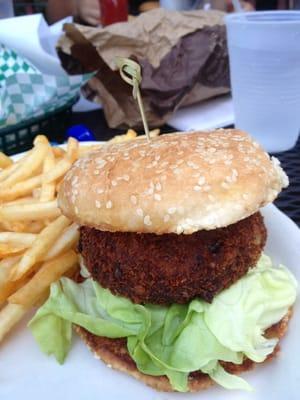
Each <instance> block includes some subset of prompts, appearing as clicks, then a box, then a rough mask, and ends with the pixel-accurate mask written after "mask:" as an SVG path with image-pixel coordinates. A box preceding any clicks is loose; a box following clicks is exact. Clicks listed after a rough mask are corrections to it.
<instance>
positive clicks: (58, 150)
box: [52, 147, 66, 158]
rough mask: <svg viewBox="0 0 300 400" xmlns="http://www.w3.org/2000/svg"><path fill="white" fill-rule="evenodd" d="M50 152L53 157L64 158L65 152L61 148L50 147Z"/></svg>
mask: <svg viewBox="0 0 300 400" xmlns="http://www.w3.org/2000/svg"><path fill="white" fill-rule="evenodd" d="M52 151H53V154H54V156H55V157H57V158H58V157H64V156H65V155H66V151H65V150H64V149H62V148H61V147H52Z"/></svg>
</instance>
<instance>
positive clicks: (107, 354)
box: [75, 309, 292, 392]
mask: <svg viewBox="0 0 300 400" xmlns="http://www.w3.org/2000/svg"><path fill="white" fill-rule="evenodd" d="M291 315H292V309H290V310H289V311H288V313H287V314H286V315H285V316H284V318H283V319H282V320H281V321H279V322H278V323H277V324H275V325H273V326H271V327H270V328H269V329H267V330H266V332H265V336H266V337H267V338H278V339H281V338H282V337H283V336H284V335H285V333H286V331H287V327H288V322H289V320H290V318H291ZM75 330H76V332H77V333H78V334H79V336H80V337H81V339H82V340H83V341H84V342H85V343H86V345H87V346H88V348H89V349H90V350H91V351H92V352H93V353H94V355H95V357H96V358H99V359H101V360H102V361H104V362H105V363H106V364H107V365H108V367H110V368H114V369H116V370H118V371H122V372H126V373H127V374H129V375H131V376H133V377H134V378H136V379H138V380H140V381H142V382H144V383H145V384H146V385H148V386H151V387H152V388H154V389H156V390H159V391H163V392H174V389H173V388H172V386H171V384H170V382H169V380H168V378H167V377H166V376H151V375H146V374H143V373H142V372H140V371H139V370H138V369H137V368H136V365H135V362H134V361H133V359H132V358H131V357H130V355H129V353H128V351H127V345H126V339H109V338H105V337H101V336H96V335H94V334H92V333H90V332H88V331H86V330H85V329H84V328H81V327H79V326H76V328H75ZM278 351H279V345H277V346H276V347H275V348H274V350H273V353H271V354H270V355H269V356H268V357H267V358H266V360H265V361H267V360H270V359H272V358H273V357H274V356H276V354H277V353H278ZM221 364H222V366H223V367H224V368H225V370H226V371H228V372H230V373H232V374H239V373H241V372H244V371H248V370H250V369H252V368H253V367H254V366H255V364H257V363H255V362H254V361H251V360H249V359H245V361H244V362H243V364H241V365H237V364H232V363H228V362H221ZM213 384H214V381H213V380H212V379H211V378H210V377H209V376H208V375H207V374H204V373H202V372H200V371H197V372H192V373H191V374H190V376H189V382H188V391H190V392H197V391H199V390H202V389H206V388H208V387H209V386H211V385H213Z"/></svg>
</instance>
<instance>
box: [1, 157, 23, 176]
mask: <svg viewBox="0 0 300 400" xmlns="http://www.w3.org/2000/svg"><path fill="white" fill-rule="evenodd" d="M20 161H21V160H20ZM20 161H18V162H15V163H14V164H12V165H10V166H9V167H7V168H5V169H3V170H2V171H0V181H4V180H5V179H6V178H7V177H8V176H9V175H11V174H12V173H13V172H14V171H15V170H16V169H17V168H18V167H19V164H20Z"/></svg>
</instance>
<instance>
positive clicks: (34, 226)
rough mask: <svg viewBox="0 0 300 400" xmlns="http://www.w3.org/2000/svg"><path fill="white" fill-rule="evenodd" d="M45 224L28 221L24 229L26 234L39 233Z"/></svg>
mask: <svg viewBox="0 0 300 400" xmlns="http://www.w3.org/2000/svg"><path fill="white" fill-rule="evenodd" d="M46 225H47V224H46V223H45V222H44V221H33V222H31V221H29V222H28V224H27V227H26V232H28V233H40V232H41V230H42V229H44V228H45V226H46Z"/></svg>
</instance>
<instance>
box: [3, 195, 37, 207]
mask: <svg viewBox="0 0 300 400" xmlns="http://www.w3.org/2000/svg"><path fill="white" fill-rule="evenodd" d="M33 203H37V201H36V199H35V198H33V197H32V196H30V197H29V196H28V197H21V198H20V199H16V200H11V201H8V202H5V205H6V206H13V205H15V204H33Z"/></svg>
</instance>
